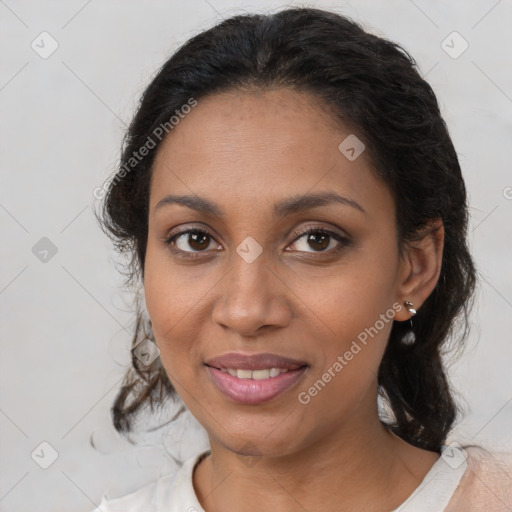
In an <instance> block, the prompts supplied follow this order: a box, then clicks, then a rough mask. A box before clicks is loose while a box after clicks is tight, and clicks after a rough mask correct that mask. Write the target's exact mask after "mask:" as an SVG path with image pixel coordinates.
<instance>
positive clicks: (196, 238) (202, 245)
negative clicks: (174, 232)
mask: <svg viewBox="0 0 512 512" xmlns="http://www.w3.org/2000/svg"><path fill="white" fill-rule="evenodd" d="M190 238H191V239H192V240H191V241H189V245H190V246H191V247H192V248H193V249H198V250H200V249H206V248H207V247H208V245H209V243H208V235H207V234H206V233H199V232H198V233H191V234H190ZM200 240H202V242H200ZM194 244H197V245H196V246H194Z"/></svg>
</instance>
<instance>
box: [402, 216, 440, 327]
mask: <svg viewBox="0 0 512 512" xmlns="http://www.w3.org/2000/svg"><path fill="white" fill-rule="evenodd" d="M443 247H444V226H443V222H442V220H441V219H434V220H432V221H429V222H428V223H427V224H426V225H425V227H424V228H422V229H420V230H419V231H418V233H417V236H416V237H415V238H414V239H413V240H411V241H409V242H407V243H406V245H405V248H404V250H403V254H402V258H401V260H400V269H399V272H398V281H397V297H396V300H397V302H398V303H399V304H401V305H403V303H404V301H406V300H407V301H409V302H412V304H413V306H412V307H413V308H414V309H415V310H416V311H418V310H419V309H420V307H421V305H422V304H423V303H424V302H425V300H427V298H428V296H429V295H430V294H431V293H432V291H433V290H434V288H435V286H436V284H437V281H438V280H439V275H440V273H441V264H442V261H443ZM410 317H411V314H410V313H409V311H408V310H407V309H406V308H401V309H400V310H399V311H397V313H396V315H395V320H398V321H404V320H408V319H409V318H410Z"/></svg>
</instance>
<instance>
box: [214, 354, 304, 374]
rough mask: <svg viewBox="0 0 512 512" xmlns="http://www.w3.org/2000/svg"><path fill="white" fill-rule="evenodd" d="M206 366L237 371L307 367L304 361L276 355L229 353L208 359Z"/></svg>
mask: <svg viewBox="0 0 512 512" xmlns="http://www.w3.org/2000/svg"><path fill="white" fill-rule="evenodd" d="M205 364H206V366H210V367H212V368H217V369H218V370H223V369H224V370H227V369H229V368H231V369H237V370H265V369H269V368H282V369H285V370H297V369H299V368H302V367H304V366H307V363H306V361H301V360H298V359H293V358H290V357H285V356H280V355H278V354H271V353H268V352H266V353H261V354H242V353H237V352H230V353H228V354H224V355H220V356H217V357H213V358H210V359H208V360H207V361H206V362H205Z"/></svg>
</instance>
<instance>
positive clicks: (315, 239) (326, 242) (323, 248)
mask: <svg viewBox="0 0 512 512" xmlns="http://www.w3.org/2000/svg"><path fill="white" fill-rule="evenodd" d="M294 235H298V237H297V238H296V239H295V240H294V242H293V244H292V245H293V246H295V250H297V251H299V252H309V253H315V252H321V253H328V252H334V251H336V250H339V249H343V247H347V246H349V245H350V240H349V239H348V238H345V237H343V236H341V235H338V234H337V233H334V232H332V231H328V230H325V229H319V228H312V229H309V230H307V231H305V232H302V233H300V232H299V233H294ZM329 247H330V249H329ZM311 249H312V250H311ZM328 249H329V250H328Z"/></svg>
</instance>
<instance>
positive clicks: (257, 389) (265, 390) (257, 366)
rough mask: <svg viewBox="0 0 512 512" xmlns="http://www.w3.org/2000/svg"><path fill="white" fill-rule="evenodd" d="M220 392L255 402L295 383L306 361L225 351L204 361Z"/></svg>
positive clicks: (234, 398)
mask: <svg viewBox="0 0 512 512" xmlns="http://www.w3.org/2000/svg"><path fill="white" fill-rule="evenodd" d="M205 367H206V369H207V370H208V372H209V374H210V377H211V379H212V381H213V383H214V384H215V386H216V388H217V389H218V390H219V391H220V392H221V394H222V395H223V396H224V397H225V398H228V399H229V400H230V401H233V402H236V403H239V404H245V405H258V404H262V403H264V402H268V401H270V400H272V399H274V398H276V397H278V396H279V395H282V394H283V393H285V392H286V391H289V390H290V389H291V388H293V387H295V386H296V385H297V384H298V383H299V381H301V380H302V379H303V377H304V374H305V373H306V371H307V369H308V367H309V365H308V364H307V363H305V362H304V361H298V360H295V359H291V358H287V357H283V356H278V355H276V354H257V355H245V354H235V353H231V354H226V355H224V356H220V357H218V358H214V359H210V360H208V361H207V362H206V363H205Z"/></svg>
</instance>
